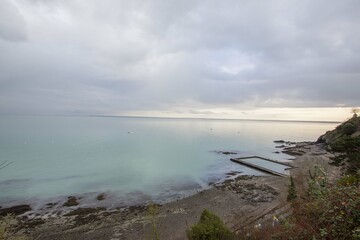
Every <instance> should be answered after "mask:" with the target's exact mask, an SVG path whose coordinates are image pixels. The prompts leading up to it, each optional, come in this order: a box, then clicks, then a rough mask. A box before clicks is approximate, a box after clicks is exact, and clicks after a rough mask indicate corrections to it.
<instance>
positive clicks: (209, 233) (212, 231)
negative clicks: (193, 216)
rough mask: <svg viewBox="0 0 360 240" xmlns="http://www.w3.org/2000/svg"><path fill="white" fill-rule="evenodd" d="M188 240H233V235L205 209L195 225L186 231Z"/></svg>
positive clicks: (218, 219) (216, 217)
mask: <svg viewBox="0 0 360 240" xmlns="http://www.w3.org/2000/svg"><path fill="white" fill-rule="evenodd" d="M188 238H189V239H190V240H218V239H222V240H227V239H234V236H233V233H231V231H230V230H229V229H228V228H227V227H226V226H225V224H224V223H223V222H222V221H221V219H220V218H219V217H218V216H216V215H215V214H214V213H212V212H210V211H209V210H207V209H205V210H204V211H203V212H202V213H201V216H200V220H199V222H198V223H197V224H195V225H194V226H192V227H191V229H190V230H189V231H188Z"/></svg>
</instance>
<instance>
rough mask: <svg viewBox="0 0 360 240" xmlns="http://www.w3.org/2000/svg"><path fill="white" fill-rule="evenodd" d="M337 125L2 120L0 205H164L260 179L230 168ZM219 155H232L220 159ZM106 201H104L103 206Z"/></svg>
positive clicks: (122, 119) (245, 170) (269, 155)
mask: <svg viewBox="0 0 360 240" xmlns="http://www.w3.org/2000/svg"><path fill="white" fill-rule="evenodd" d="M336 125H337V124H336V123H319V122H277V121H245V120H208V119H161V118H131V117H78V116H76V117H75V116H0V163H3V164H5V165H6V166H5V167H4V168H2V169H0V205H1V206H7V205H15V204H18V203H22V202H33V203H34V202H44V203H46V202H49V201H56V199H57V200H59V199H62V198H66V197H67V196H70V195H75V196H81V198H82V200H81V203H82V204H85V205H86V204H88V205H91V204H92V203H93V202H96V196H97V195H98V194H99V193H105V194H106V196H107V198H108V201H107V203H108V204H110V203H111V204H112V205H113V206H115V205H122V204H123V205H129V204H137V203H143V202H148V201H160V202H161V201H167V200H170V199H175V198H178V197H182V196H185V195H187V194H191V193H193V192H195V191H198V190H201V189H203V188H206V187H208V185H209V183H210V182H216V181H218V180H219V179H223V178H224V177H225V176H226V173H229V172H232V171H236V172H242V173H243V174H255V175H261V174H263V173H260V172H257V171H255V170H253V169H250V168H247V167H245V166H242V165H239V164H236V163H233V162H231V161H230V160H229V159H230V158H232V157H246V156H252V155H258V156H261V157H266V158H271V159H274V160H279V161H286V160H288V159H290V158H291V157H290V156H288V155H285V154H282V153H280V154H277V153H274V152H275V151H279V149H277V148H275V146H276V144H275V143H274V142H273V141H274V140H278V139H284V140H290V141H315V140H316V139H317V137H318V136H319V135H321V134H323V133H324V132H326V131H327V130H331V129H333V128H334V127H335V126H336ZM217 151H231V152H235V153H236V155H224V154H220V153H218V152H217ZM105 202H106V201H105Z"/></svg>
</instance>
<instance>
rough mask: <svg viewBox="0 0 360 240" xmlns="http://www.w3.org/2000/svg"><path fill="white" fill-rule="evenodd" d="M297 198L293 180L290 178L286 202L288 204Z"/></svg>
mask: <svg viewBox="0 0 360 240" xmlns="http://www.w3.org/2000/svg"><path fill="white" fill-rule="evenodd" d="M296 197H297V194H296V188H295V183H294V179H293V177H292V176H290V185H289V189H288V195H287V201H288V202H290V201H292V200H294V199H295V198H296Z"/></svg>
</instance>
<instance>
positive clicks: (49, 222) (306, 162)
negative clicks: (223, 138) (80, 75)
mask: <svg viewBox="0 0 360 240" xmlns="http://www.w3.org/2000/svg"><path fill="white" fill-rule="evenodd" d="M276 143H277V144H281V145H284V146H282V147H281V148H282V151H283V152H284V153H286V154H289V155H292V156H295V159H294V160H293V162H292V165H294V166H295V167H296V168H294V169H291V170H290V172H291V174H292V175H293V176H295V181H296V182H297V184H298V185H299V186H301V185H304V184H305V183H304V181H303V178H302V177H301V176H303V175H304V174H305V173H306V172H307V169H309V168H310V167H311V166H312V165H313V164H320V165H323V166H324V167H325V168H326V169H327V170H328V172H329V173H330V174H338V170H336V169H335V168H334V167H332V166H330V165H329V164H328V163H329V161H330V157H331V154H330V153H328V152H326V151H325V150H324V149H323V145H322V144H321V143H312V142H303V143H293V142H289V144H288V142H285V141H284V142H276ZM223 154H227V152H226V153H223ZM229 155H231V153H229ZM229 157H230V156H229ZM288 184H289V179H288V178H286V177H279V176H270V175H266V176H243V175H242V176H238V173H234V174H232V173H229V174H228V179H226V180H225V181H223V182H221V183H217V184H212V187H211V188H210V189H207V190H204V191H201V192H199V193H197V194H195V195H193V196H190V197H186V198H184V199H180V200H177V201H173V202H170V203H166V204H164V205H158V204H152V205H151V207H149V206H143V205H140V206H132V207H126V208H117V209H113V210H111V211H109V210H107V209H105V208H101V207H98V208H77V199H76V198H75V197H74V196H70V197H69V198H68V199H67V201H66V202H65V203H64V206H68V207H71V209H72V210H71V211H69V212H67V213H61V212H57V213H54V214H50V215H35V216H32V217H31V218H29V216H27V215H26V212H27V211H29V206H27V205H22V206H16V207H13V208H7V209H0V215H2V216H4V215H6V214H8V213H13V214H15V215H17V217H16V219H17V224H16V225H14V227H13V228H12V230H13V234H15V235H17V236H25V237H27V238H28V239H151V238H152V236H153V234H154V231H156V232H158V233H159V235H160V237H161V239H186V230H187V229H188V228H189V227H190V226H191V225H193V224H194V223H196V222H197V221H198V218H199V216H200V213H201V211H202V210H203V209H205V208H206V209H209V210H211V211H212V212H214V213H216V214H217V215H218V216H220V217H221V218H222V219H223V220H224V222H225V223H226V225H227V226H228V227H229V228H230V229H232V230H233V231H245V230H246V229H249V228H251V227H253V226H254V225H257V224H261V223H264V222H266V221H270V220H271V219H272V217H273V216H275V215H276V216H279V217H281V216H285V215H286V214H288V211H289V208H288V206H287V202H286V195H287V189H288ZM105 198H106V195H101V194H100V195H98V198H97V199H98V200H99V201H101V200H103V199H105ZM52 207H54V206H52V205H49V206H48V208H49V209H51V208H52ZM149 208H151V209H152V211H149ZM154 223H155V224H154ZM154 226H155V229H154Z"/></svg>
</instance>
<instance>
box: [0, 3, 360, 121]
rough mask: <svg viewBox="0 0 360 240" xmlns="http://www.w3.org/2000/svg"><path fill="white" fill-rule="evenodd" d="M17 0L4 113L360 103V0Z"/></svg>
mask: <svg viewBox="0 0 360 240" xmlns="http://www.w3.org/2000/svg"><path fill="white" fill-rule="evenodd" d="M14 2H15V3H16V4H14V5H12V4H10V2H7V1H3V2H2V3H1V4H2V5H3V6H0V11H1V13H3V14H0V20H1V21H0V36H1V37H2V39H1V38H0V50H1V53H2V54H1V56H0V94H1V95H0V99H1V102H0V112H11V111H17V112H23V111H28V112H31V111H34V112H51V113H87V114H92V113H96V114H101V113H104V114H107V113H114V112H115V113H116V112H122V111H137V110H138V111H146V110H161V111H167V110H171V109H173V108H176V107H178V106H181V107H182V108H186V107H187V108H188V109H194V106H193V104H195V105H199V106H205V108H211V107H221V106H229V107H234V108H236V107H238V106H244V107H322V106H323V107H331V106H337V105H338V104H343V105H344V106H353V105H358V103H359V102H360V96H359V94H358V92H357V89H360V81H359V77H360V57H359V50H360V29H359V27H358V26H359V24H360V15H359V14H358V12H359V11H360V3H359V2H358V1H356V0H349V1H341V2H335V3H331V4H330V3H329V2H328V1H317V2H313V1H310V0H308V1H291V2H290V1H289V2H284V1H266V2H259V1H247V0H243V1H230V2H229V1H227V2H219V1H215V0H214V1H206V2H204V1H180V2H179V1H160V0H156V1H140V0H139V1H115V0H106V1H102V2H96V1H86V2H84V1H80V0H75V1H70V0H66V1H57V0H52V1H44V0H37V1H30V0H14ZM1 16H8V17H7V18H11V19H13V20H14V21H11V24H9V22H7V21H3V20H2V19H3V18H2V17H1ZM25 26H26V28H25ZM25 39H27V41H26V42H9V40H11V41H15V40H16V41H19V40H25ZM186 104H188V106H185V105H186ZM193 111H195V112H193V113H196V112H198V111H197V110H196V109H195V110H193ZM201 114H206V113H203V112H201Z"/></svg>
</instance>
